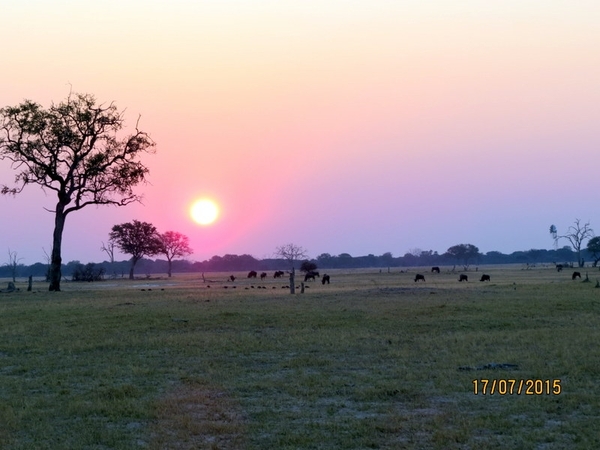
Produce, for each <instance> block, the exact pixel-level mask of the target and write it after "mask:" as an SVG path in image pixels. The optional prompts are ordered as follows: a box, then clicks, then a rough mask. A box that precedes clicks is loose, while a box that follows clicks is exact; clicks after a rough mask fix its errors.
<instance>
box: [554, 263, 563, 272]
mask: <svg viewBox="0 0 600 450" xmlns="http://www.w3.org/2000/svg"><path fill="white" fill-rule="evenodd" d="M562 270H563V265H562V264H557V265H556V271H557V272H561V271H562Z"/></svg>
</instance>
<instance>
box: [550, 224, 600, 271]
mask: <svg viewBox="0 0 600 450" xmlns="http://www.w3.org/2000/svg"><path fill="white" fill-rule="evenodd" d="M593 236H594V230H592V228H591V227H590V223H589V222H587V223H586V224H584V225H583V226H582V225H581V224H580V220H579V219H575V225H571V226H570V227H569V232H568V233H567V234H565V235H564V236H559V238H566V239H568V240H569V242H570V243H571V245H572V246H573V249H574V250H575V251H576V252H577V265H578V266H579V267H583V264H584V261H583V259H582V258H581V246H582V245H583V241H584V240H585V239H589V238H591V237H593Z"/></svg>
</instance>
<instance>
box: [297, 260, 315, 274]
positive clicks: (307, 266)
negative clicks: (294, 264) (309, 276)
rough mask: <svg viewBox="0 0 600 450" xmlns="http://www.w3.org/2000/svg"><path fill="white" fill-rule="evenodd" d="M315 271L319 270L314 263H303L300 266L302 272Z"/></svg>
mask: <svg viewBox="0 0 600 450" xmlns="http://www.w3.org/2000/svg"><path fill="white" fill-rule="evenodd" d="M313 270H317V265H316V264H315V263H314V262H312V261H308V260H306V261H302V264H300V271H301V272H312V271H313Z"/></svg>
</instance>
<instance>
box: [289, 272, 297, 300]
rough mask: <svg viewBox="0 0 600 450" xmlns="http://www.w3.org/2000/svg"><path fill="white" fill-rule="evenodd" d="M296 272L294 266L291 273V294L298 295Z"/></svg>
mask: <svg viewBox="0 0 600 450" xmlns="http://www.w3.org/2000/svg"><path fill="white" fill-rule="evenodd" d="M295 275H296V271H295V270H294V266H292V271H291V272H290V294H295V293H296V284H295V283H296V277H295Z"/></svg>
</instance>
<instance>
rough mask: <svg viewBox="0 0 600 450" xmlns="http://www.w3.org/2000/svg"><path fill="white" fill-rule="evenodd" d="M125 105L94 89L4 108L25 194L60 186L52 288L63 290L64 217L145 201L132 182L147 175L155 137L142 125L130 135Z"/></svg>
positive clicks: (1, 149)
mask: <svg viewBox="0 0 600 450" xmlns="http://www.w3.org/2000/svg"><path fill="white" fill-rule="evenodd" d="M123 125H124V118H123V113H122V112H119V111H118V110H117V107H116V106H115V105H114V104H113V103H111V104H109V105H102V104H100V105H97V104H96V99H95V98H94V96H92V95H90V94H75V93H70V94H69V96H68V97H67V99H66V100H64V101H63V102H61V103H59V104H58V105H56V104H52V105H51V106H50V107H49V108H48V109H44V108H42V106H40V105H39V104H37V103H34V102H32V101H30V100H26V101H24V102H23V103H21V104H20V105H17V106H13V107H5V108H3V109H0V159H7V160H9V161H11V163H12V167H13V168H14V169H15V170H17V175H16V176H15V187H8V186H2V187H1V188H0V192H1V193H2V194H18V193H20V192H21V191H22V190H23V189H24V188H25V186H27V185H28V184H38V185H40V186H41V187H42V189H43V190H51V191H54V192H55V193H56V196H57V203H56V206H55V209H54V210H53V211H51V212H53V213H54V233H53V240H52V253H51V263H50V276H49V278H50V287H49V290H50V291H60V280H61V263H62V256H61V247H62V238H63V231H64V227H65V220H66V218H67V216H68V215H69V214H70V213H72V212H73V211H77V210H80V209H82V208H84V207H86V206H88V205H117V206H123V205H127V204H129V203H131V202H135V201H139V200H140V196H138V195H136V194H135V193H134V192H133V187H134V186H136V185H137V184H139V183H141V182H143V181H145V179H146V175H147V173H148V169H147V168H146V167H145V166H144V165H143V164H142V163H141V162H139V161H138V157H139V156H140V154H142V153H144V152H149V151H151V150H152V149H153V147H154V142H153V141H152V140H151V139H150V137H149V136H148V134H147V133H145V132H143V131H140V130H138V128H137V125H136V128H135V131H134V132H133V133H132V134H130V135H128V136H126V137H125V138H123V139H120V138H118V137H117V133H118V132H119V131H120V130H121V129H122V128H123Z"/></svg>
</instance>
